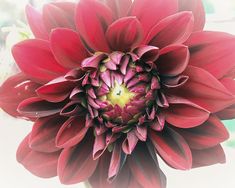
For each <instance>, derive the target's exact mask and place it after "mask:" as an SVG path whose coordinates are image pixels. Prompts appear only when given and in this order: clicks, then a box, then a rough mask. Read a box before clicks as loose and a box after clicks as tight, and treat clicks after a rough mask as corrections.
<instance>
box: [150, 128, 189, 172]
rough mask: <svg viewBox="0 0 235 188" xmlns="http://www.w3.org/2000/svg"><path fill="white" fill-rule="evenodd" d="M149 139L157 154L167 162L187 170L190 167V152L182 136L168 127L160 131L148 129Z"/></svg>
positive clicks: (174, 166)
mask: <svg viewBox="0 0 235 188" xmlns="http://www.w3.org/2000/svg"><path fill="white" fill-rule="evenodd" d="M150 139H151V141H152V143H153V145H154V147H155V148H156V150H157V152H158V153H159V155H160V156H161V157H162V159H163V160H164V161H166V163H167V164H169V165H170V166H172V167H173V168H176V169H181V170H187V169H190V168H191V167H192V154H191V151H190V148H189V146H188V144H187V142H186V141H185V140H184V138H183V137H182V136H180V135H179V134H178V133H177V132H175V131H173V130H172V129H170V128H167V129H165V130H164V131H162V132H161V133H158V132H155V131H153V130H151V131H150Z"/></svg>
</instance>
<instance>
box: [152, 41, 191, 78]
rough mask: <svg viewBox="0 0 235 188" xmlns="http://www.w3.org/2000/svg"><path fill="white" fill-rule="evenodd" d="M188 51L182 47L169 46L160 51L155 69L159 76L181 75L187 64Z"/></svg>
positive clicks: (185, 47)
mask: <svg viewBox="0 0 235 188" xmlns="http://www.w3.org/2000/svg"><path fill="white" fill-rule="evenodd" d="M189 57H190V54H189V50H188V47H187V46H184V45H170V46H167V47H165V48H163V49H161V50H160V57H159V59H158V60H157V62H156V64H157V68H158V71H159V73H160V74H161V75H167V76H176V75H178V74H180V73H182V72H183V71H184V70H185V68H186V67H187V65H188V62H189Z"/></svg>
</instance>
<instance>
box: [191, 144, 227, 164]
mask: <svg viewBox="0 0 235 188" xmlns="http://www.w3.org/2000/svg"><path fill="white" fill-rule="evenodd" d="M192 155H193V168H197V167H203V166H209V165H213V164H216V163H225V161H226V159H225V153H224V150H223V148H222V147H221V145H217V146H215V147H212V148H208V149H204V150H192Z"/></svg>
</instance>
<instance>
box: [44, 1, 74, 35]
mask: <svg viewBox="0 0 235 188" xmlns="http://www.w3.org/2000/svg"><path fill="white" fill-rule="evenodd" d="M58 5H59V6H58ZM75 5H76V4H75V3H68V2H67V3H64V4H61V3H59V4H58V3H48V4H46V5H44V7H43V21H44V23H45V26H46V29H47V31H48V32H51V30H52V29H54V28H58V27H60V28H61V27H62V28H70V29H74V28H75V25H74V14H75Z"/></svg>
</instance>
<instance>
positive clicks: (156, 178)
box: [128, 145, 165, 188]
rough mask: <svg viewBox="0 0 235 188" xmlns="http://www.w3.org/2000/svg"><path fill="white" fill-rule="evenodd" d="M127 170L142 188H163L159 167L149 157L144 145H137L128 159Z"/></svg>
mask: <svg viewBox="0 0 235 188" xmlns="http://www.w3.org/2000/svg"><path fill="white" fill-rule="evenodd" d="M128 164H129V168H130V169H131V173H132V175H133V177H134V178H135V179H136V180H137V181H138V183H139V184H140V185H141V186H143V187H146V188H147V187H149V188H153V187H154V188H165V185H162V183H163V182H165V180H164V179H162V178H163V177H162V176H161V175H160V173H161V172H160V169H159V166H158V165H157V164H156V163H155V162H154V160H153V158H152V157H151V156H150V154H149V152H148V150H147V148H146V146H145V145H139V146H137V147H136V149H135V150H134V152H133V153H132V154H131V155H130V156H129V157H128Z"/></svg>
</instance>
